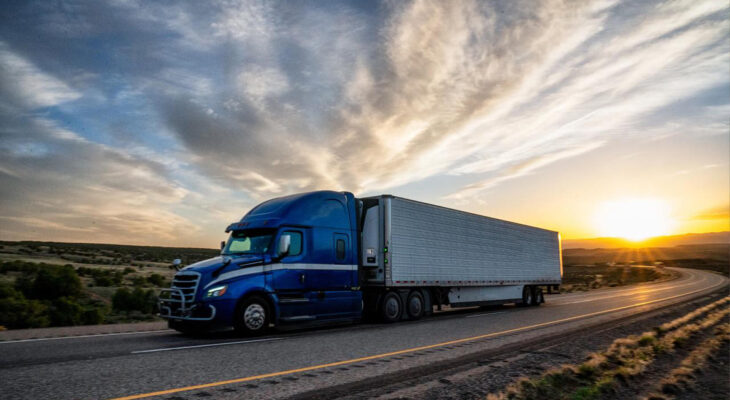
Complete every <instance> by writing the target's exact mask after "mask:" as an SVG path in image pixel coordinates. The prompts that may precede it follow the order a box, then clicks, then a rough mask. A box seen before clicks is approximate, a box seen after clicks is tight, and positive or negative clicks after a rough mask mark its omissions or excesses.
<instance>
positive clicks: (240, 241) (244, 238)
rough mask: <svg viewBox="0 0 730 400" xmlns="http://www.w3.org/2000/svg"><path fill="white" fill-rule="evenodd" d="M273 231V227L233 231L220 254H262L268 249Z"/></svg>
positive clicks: (272, 237)
mask: <svg viewBox="0 0 730 400" xmlns="http://www.w3.org/2000/svg"><path fill="white" fill-rule="evenodd" d="M275 233H276V231H275V230H273V229H256V230H245V231H233V232H231V236H230V237H229V238H228V243H226V247H224V248H223V251H222V252H221V254H223V255H233V254H264V253H266V252H267V251H269V247H270V246H271V241H272V240H273V239H274V234H275Z"/></svg>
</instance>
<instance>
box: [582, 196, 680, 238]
mask: <svg viewBox="0 0 730 400" xmlns="http://www.w3.org/2000/svg"><path fill="white" fill-rule="evenodd" d="M595 217H596V218H595V219H596V228H597V229H598V232H599V234H600V235H601V236H604V237H619V238H624V239H628V240H631V241H635V242H638V241H641V240H644V239H648V238H650V237H654V236H662V235H667V234H669V233H670V232H671V230H672V227H673V225H674V221H673V220H672V218H671V215H670V209H669V206H668V205H667V203H666V202H664V201H662V200H659V199H619V200H614V201H607V202H604V203H602V204H601V205H600V206H599V208H598V210H597V212H596V216H595Z"/></svg>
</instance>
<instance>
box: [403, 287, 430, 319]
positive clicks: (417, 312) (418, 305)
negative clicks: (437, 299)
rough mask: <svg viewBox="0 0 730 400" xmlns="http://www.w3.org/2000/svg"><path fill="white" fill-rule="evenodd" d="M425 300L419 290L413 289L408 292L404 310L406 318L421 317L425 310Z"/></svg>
mask: <svg viewBox="0 0 730 400" xmlns="http://www.w3.org/2000/svg"><path fill="white" fill-rule="evenodd" d="M425 305H426V302H425V301H424V300H423V295H422V294H421V292H420V291H418V290H414V291H412V292H411V293H409V294H408V300H406V312H408V318H410V319H412V320H414V321H416V320H419V319H421V318H422V317H423V314H424V313H425V312H426V308H425Z"/></svg>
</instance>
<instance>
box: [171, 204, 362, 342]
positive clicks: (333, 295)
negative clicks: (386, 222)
mask: <svg viewBox="0 0 730 400" xmlns="http://www.w3.org/2000/svg"><path fill="white" fill-rule="evenodd" d="M358 207H359V204H358V200H357V199H356V198H355V197H354V196H353V194H352V193H349V192H334V191H317V192H310V193H303V194H297V195H292V196H286V197H280V198H275V199H272V200H269V201H266V202H264V203H262V204H260V205H258V206H256V207H255V208H253V209H252V210H251V211H249V212H248V213H247V214H246V215H245V216H244V217H243V218H241V220H240V221H238V222H234V223H232V224H230V225H229V226H228V228H227V229H226V232H227V233H229V237H228V240H227V242H225V244H224V245H223V246H222V247H223V248H222V251H221V255H220V256H218V257H215V258H212V259H209V260H205V261H201V262H198V263H195V264H192V265H190V266H188V267H186V268H184V269H182V270H181V271H179V272H178V273H177V274H176V275H175V277H174V279H173V282H172V286H171V288H170V289H165V290H163V293H161V295H160V300H159V306H160V315H161V316H162V317H163V318H166V319H167V320H168V322H169V325H170V327H171V328H173V329H177V330H179V331H183V332H185V331H192V330H197V329H200V328H206V329H212V328H219V327H234V328H235V329H236V330H237V331H239V332H241V333H244V334H257V333H262V332H264V331H266V330H267V329H268V327H269V326H270V325H272V324H273V325H277V326H281V325H285V324H288V323H302V322H315V323H328V322H335V321H346V320H358V319H360V318H361V316H362V310H363V299H362V293H361V291H360V290H359V289H360V287H359V286H360V285H359V283H358V257H359V255H358V218H357V215H358Z"/></svg>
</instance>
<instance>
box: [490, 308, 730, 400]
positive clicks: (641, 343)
mask: <svg viewBox="0 0 730 400" xmlns="http://www.w3.org/2000/svg"><path fill="white" fill-rule="evenodd" d="M729 301H730V297H726V298H723V299H721V300H718V301H716V302H714V303H712V304H709V305H707V306H705V307H702V308H700V309H697V310H695V311H693V312H691V313H689V314H687V315H685V316H684V317H681V318H678V319H675V320H673V321H671V322H669V323H667V324H664V325H662V326H660V327H657V328H656V329H654V331H652V332H645V333H643V334H642V335H638V336H630V337H626V338H620V339H616V340H615V341H614V342H613V343H612V344H611V345H610V346H609V347H608V349H606V350H605V351H602V352H597V353H593V354H591V355H589V356H588V358H587V360H586V361H585V362H584V363H582V364H580V365H565V366H563V367H561V368H557V369H553V370H550V371H548V372H546V373H545V374H543V375H542V376H540V377H537V378H532V379H528V378H522V379H520V380H518V381H517V382H515V383H513V384H512V385H510V386H508V387H507V388H506V389H505V390H504V391H503V392H501V393H497V394H489V395H488V396H487V399H488V400H528V399H545V400H549V399H575V400H585V399H596V398H599V397H601V396H603V395H606V394H610V393H612V392H613V391H614V390H615V388H616V387H617V385H620V384H625V383H627V382H629V381H631V380H632V379H634V378H635V377H637V376H638V375H640V374H641V373H643V372H644V371H645V370H646V369H647V367H649V366H650V365H651V364H652V363H653V362H654V361H655V360H656V358H657V356H659V355H660V354H663V353H666V352H671V351H674V349H675V348H678V347H682V346H684V345H685V344H686V343H687V342H688V341H689V339H690V338H691V337H692V335H694V334H695V333H697V332H700V331H704V330H707V329H709V328H711V327H712V326H714V325H716V324H717V323H718V322H720V321H721V320H722V319H723V318H725V317H726V316H727V315H728V314H730V309H729V308H727V307H721V306H723V305H725V304H727V303H728V302H729ZM718 308H719V309H718Z"/></svg>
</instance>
